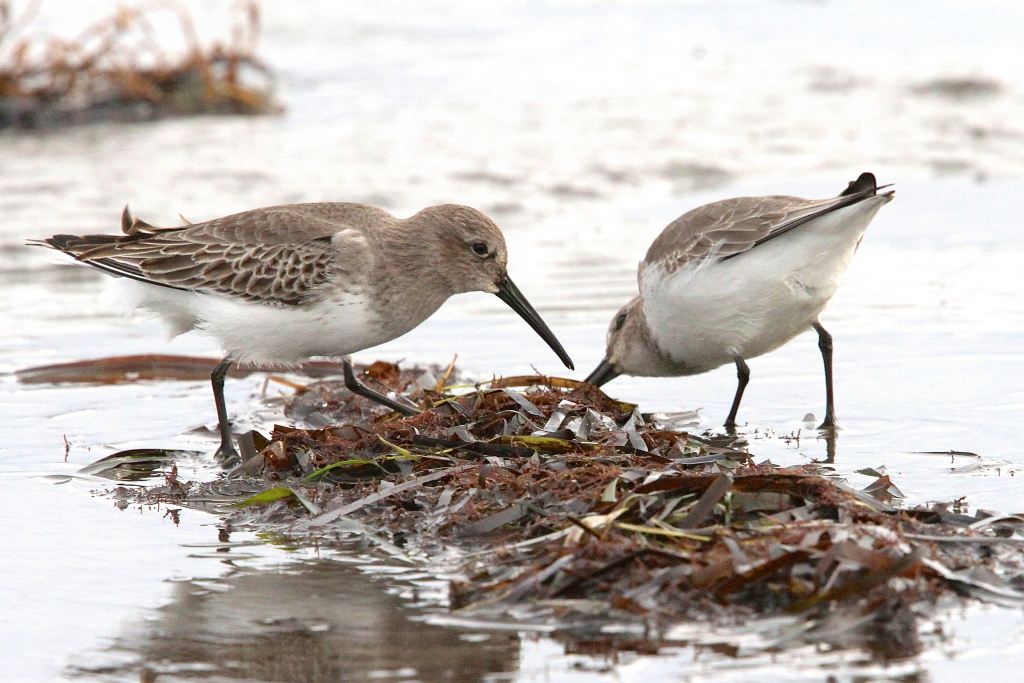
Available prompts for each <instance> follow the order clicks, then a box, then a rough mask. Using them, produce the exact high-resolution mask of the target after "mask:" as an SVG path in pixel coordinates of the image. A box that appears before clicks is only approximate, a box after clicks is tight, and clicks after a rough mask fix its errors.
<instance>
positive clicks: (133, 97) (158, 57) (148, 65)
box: [0, 0, 280, 128]
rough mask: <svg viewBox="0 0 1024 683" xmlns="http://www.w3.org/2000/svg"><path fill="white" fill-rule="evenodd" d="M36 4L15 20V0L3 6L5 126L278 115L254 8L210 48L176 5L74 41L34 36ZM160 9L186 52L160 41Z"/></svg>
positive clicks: (98, 26)
mask: <svg viewBox="0 0 1024 683" xmlns="http://www.w3.org/2000/svg"><path fill="white" fill-rule="evenodd" d="M38 5H39V2H33V3H29V6H28V7H27V8H26V9H25V10H23V11H22V12H21V14H20V15H18V16H16V15H15V12H14V9H13V3H12V2H11V0H0V128H39V127H51V126H60V125H69V124H78V123H87V122H94V121H138V120H149V119H155V118H161V117H169V116H188V115H196V114H265V113H271V112H276V111H279V110H280V106H279V105H278V104H276V103H275V101H274V99H273V89H274V79H273V74H272V73H271V71H270V69H269V67H267V65H266V64H264V63H263V62H262V61H260V60H259V59H258V58H257V57H256V54H255V53H256V42H257V38H258V36H259V29H260V14H259V8H258V6H257V4H256V3H255V2H245V3H241V4H239V5H237V6H236V8H237V11H238V15H237V17H236V19H235V23H234V28H233V30H232V31H231V37H230V39H229V40H227V41H224V42H221V41H214V42H212V43H210V44H209V45H206V46H204V45H201V44H200V42H199V40H198V38H197V36H196V32H195V28H194V26H193V24H192V20H191V17H190V16H189V14H188V12H187V11H186V10H185V9H184V8H183V7H182V6H181V5H178V4H176V3H171V2H167V3H161V4H159V5H152V4H151V5H147V6H139V7H137V8H129V7H124V8H121V9H119V10H118V11H117V12H116V13H115V14H114V15H113V16H111V17H108V18H106V19H103V20H102V21H98V22H97V23H95V24H93V25H92V26H90V27H88V28H87V29H86V30H85V31H83V32H82V33H81V34H80V35H79V36H77V37H76V38H72V39H65V38H58V37H45V38H41V37H35V36H32V35H28V31H27V29H28V27H29V25H30V24H31V20H32V16H33V13H34V11H35V10H36V9H37V8H38ZM157 10H169V11H172V12H174V13H175V15H176V17H177V19H178V23H179V25H180V28H181V33H182V35H183V36H184V40H185V49H184V51H183V52H182V53H180V54H170V53H169V52H168V51H167V50H166V49H165V47H164V46H163V45H161V43H160V42H159V41H158V39H157V32H156V30H155V27H154V25H153V22H152V21H151V20H150V17H151V15H152V14H153V13H154V12H155V11H157Z"/></svg>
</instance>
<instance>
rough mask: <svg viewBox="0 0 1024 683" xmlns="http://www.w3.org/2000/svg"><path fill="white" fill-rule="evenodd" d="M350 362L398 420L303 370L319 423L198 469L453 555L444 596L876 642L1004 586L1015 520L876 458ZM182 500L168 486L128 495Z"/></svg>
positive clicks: (556, 385) (251, 517) (531, 613)
mask: <svg viewBox="0 0 1024 683" xmlns="http://www.w3.org/2000/svg"><path fill="white" fill-rule="evenodd" d="M362 374H363V378H364V380H365V381H367V382H370V383H376V384H377V388H389V389H391V390H398V391H403V392H406V395H407V396H411V397H412V398H414V399H415V400H416V401H417V402H418V403H419V405H420V406H421V407H422V408H423V409H424V411H423V412H422V413H421V414H420V415H417V416H415V417H410V418H402V417H401V416H400V415H397V414H396V413H390V412H383V411H384V410H386V409H383V408H380V407H379V406H375V405H373V404H368V403H367V402H366V401H365V400H364V399H362V398H360V397H357V396H353V395H352V394H350V393H349V392H348V391H347V390H345V389H343V388H342V387H341V386H340V384H339V383H333V382H322V383H316V384H313V385H311V386H309V387H308V388H306V389H305V390H304V391H301V392H300V393H299V394H298V395H297V396H296V397H295V399H294V400H293V401H292V402H291V405H290V408H289V412H290V415H291V416H292V417H293V418H298V417H300V416H301V417H302V418H303V419H307V420H309V419H312V421H313V422H314V423H318V424H319V423H331V426H322V427H318V428H315V429H300V428H296V427H280V426H279V427H276V428H275V429H274V431H273V433H272V435H271V436H270V438H269V439H264V438H263V437H258V436H257V437H252V436H250V440H251V454H250V457H249V458H248V460H247V461H246V462H243V464H242V465H239V466H238V467H236V468H235V469H234V470H233V471H232V472H230V473H228V475H227V478H226V479H225V480H222V481H221V482H219V483H218V484H217V486H220V487H221V489H220V493H221V494H223V493H224V489H223V487H225V486H230V485H231V484H230V482H236V484H237V485H239V486H241V487H242V488H240V489H238V491H237V493H238V494H241V493H242V492H243V490H244V491H245V492H247V493H248V492H251V491H252V490H253V489H254V488H255V487H256V485H257V484H258V483H262V489H263V490H262V491H261V492H260V493H259V494H257V495H255V496H250V497H249V498H247V499H245V500H240V498H241V495H236V496H235V497H234V498H233V500H234V501H235V502H234V503H233V508H232V510H233V511H232V512H230V513H228V521H229V522H230V523H231V524H232V525H233V526H234V527H235V528H238V527H240V526H245V525H249V526H253V527H256V528H267V526H268V525H272V526H273V527H274V528H275V529H276V530H277V531H278V532H281V533H284V534H285V535H287V536H289V537H291V538H293V539H300V538H302V537H303V536H308V537H310V538H316V539H317V542H322V540H323V539H324V538H325V537H330V536H331V534H332V532H345V533H349V532H356V533H357V534H361V535H362V536H363V537H365V538H369V539H371V541H372V542H373V543H374V544H376V545H378V546H379V547H381V548H383V549H385V550H387V551H388V552H390V553H392V554H393V555H395V556H398V557H400V558H402V559H405V560H407V561H413V562H422V563H424V564H426V565H428V566H429V565H430V564H431V563H435V564H436V561H437V558H439V557H442V556H444V557H447V558H451V557H452V556H453V552H454V555H455V556H457V557H458V558H459V559H458V560H457V561H456V563H455V566H454V567H448V570H452V569H454V570H456V571H457V573H458V574H459V575H460V576H461V578H460V579H459V580H457V581H453V582H452V584H451V607H452V609H453V610H455V611H456V613H458V614H460V615H462V616H467V617H470V618H477V619H484V620H489V621H493V620H500V619H508V618H510V617H511V618H515V619H520V620H524V619H525V620H532V621H546V622H547V623H555V624H556V625H557V626H558V627H559V628H561V629H562V630H563V632H565V631H566V630H567V629H568V630H569V631H572V629H576V632H580V633H589V634H590V636H592V637H596V635H597V634H600V633H601V632H602V629H603V628H605V627H606V626H607V625H608V624H609V623H613V622H614V623H619V624H622V623H628V624H632V625H633V626H635V627H637V628H642V637H639V640H642V641H644V642H649V641H650V640H651V639H652V638H653V639H655V640H657V637H658V634H659V633H663V632H664V630H665V629H666V628H668V627H669V626H670V625H671V624H673V623H679V622H680V621H681V620H690V621H698V622H701V621H703V622H708V623H716V624H722V623H729V622H732V623H738V622H741V621H743V620H747V619H750V618H752V617H759V616H766V615H787V614H788V615H801V619H800V623H801V624H803V626H802V627H801V635H800V639H802V642H816V643H823V642H824V643H829V644H832V645H835V646H841V647H853V646H856V647H859V648H861V649H862V650H865V651H868V652H870V653H871V654H872V655H873V656H877V657H879V658H882V659H893V658H901V657H906V656H909V655H913V654H915V653H916V652H917V651H918V650H919V648H920V642H919V640H918V635H917V634H918V624H919V619H920V617H922V616H924V615H926V614H928V613H929V611H930V610H931V609H933V608H934V606H935V605H936V604H938V602H939V601H940V599H942V598H949V597H951V596H953V595H954V594H955V593H957V592H959V593H964V594H969V595H973V596H976V597H979V598H982V599H987V600H991V601H995V602H1000V603H1004V604H1015V605H1020V604H1024V593H1021V592H1019V590H1018V589H1024V556H1022V554H1021V547H1022V546H1024V518H1022V517H1018V516H1015V515H1003V516H988V515H986V514H985V513H979V514H978V515H977V516H974V517H971V516H967V515H964V514H962V511H959V510H952V511H950V510H949V509H948V507H947V506H942V505H937V506H931V507H928V508H921V509H900V508H896V507H893V506H892V505H890V504H889V503H888V502H886V500H891V499H892V498H893V496H896V495H897V494H898V489H895V485H894V484H893V483H892V482H891V481H890V480H889V479H888V477H886V476H881V477H879V478H878V479H877V480H876V482H875V483H874V484H873V485H872V486H869V487H868V492H865V491H857V490H854V489H853V488H851V487H850V486H849V485H847V484H846V483H845V482H844V481H843V480H841V479H840V478H839V477H837V476H835V472H834V470H832V469H831V468H829V467H825V466H822V465H819V464H808V465H804V466H800V467H791V468H781V467H777V466H775V465H773V464H772V463H770V462H767V461H766V462H761V463H755V462H754V460H753V458H752V457H751V455H750V453H749V452H748V450H747V444H746V443H744V442H743V441H742V440H740V439H737V438H735V437H729V436H722V435H717V436H716V435H710V434H702V435H698V434H694V433H692V432H691V431H688V429H689V427H688V426H687V425H688V424H689V420H691V419H692V417H693V416H692V415H688V414H680V415H649V414H642V413H640V412H639V410H638V409H637V408H636V406H633V405H631V404H627V403H623V402H620V401H616V400H614V399H612V398H610V397H608V396H607V395H605V394H604V393H603V392H602V391H600V390H599V389H597V388H595V387H593V386H590V385H587V384H584V383H582V382H577V381H574V380H566V379H559V378H549V377H541V376H532V377H514V378H504V379H495V380H493V381H491V382H485V383H482V384H479V385H469V386H466V385H463V386H462V387H461V389H459V390H460V391H462V392H465V393H453V390H452V388H451V386H449V385H450V384H451V383H452V382H454V381H457V380H456V379H455V373H454V372H453V370H452V368H451V367H449V368H448V369H447V371H444V372H442V371H441V370H440V368H432V369H424V368H416V369H412V370H405V371H402V370H399V368H398V367H397V366H394V365H390V364H387V363H375V364H374V365H372V366H369V367H368V368H366V369H365V370H364V371H363V373H362ZM439 376H440V377H441V379H440V380H438V379H437V377H439ZM467 390H468V391H467ZM204 496H205V497H206V498H205V499H206V500H212V499H213V498H210V497H209V496H210V488H209V487H204V486H201V485H187V486H180V485H178V488H173V487H171V486H170V485H168V486H164V487H160V489H159V490H153V491H152V492H151V493H150V494H148V498H146V499H147V500H148V501H149V502H153V501H155V500H160V501H163V502H174V503H177V504H181V505H190V504H194V505H202V504H203V501H204ZM229 498H231V497H230V496H226V497H225V496H223V495H222V496H221V497H220V498H219V499H218V500H220V501H221V502H223V501H224V500H227V499H229ZM221 509H222V510H225V509H227V508H224V507H222V508H221Z"/></svg>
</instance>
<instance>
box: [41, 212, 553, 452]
mask: <svg viewBox="0 0 1024 683" xmlns="http://www.w3.org/2000/svg"><path fill="white" fill-rule="evenodd" d="M121 229H122V231H123V232H124V234H123V235H85V236H81V237H79V236H74V235H55V236H53V237H50V238H48V239H45V240H42V241H41V244H45V245H48V246H50V247H53V248H54V249H57V250H59V251H62V252H64V253H67V254H70V255H72V256H74V257H75V258H76V259H78V260H79V261H83V262H85V263H87V264H89V265H91V266H94V267H95V268H99V269H100V270H103V271H106V272H107V273H110V274H113V275H118V276H123V277H124V278H126V280H125V282H126V284H128V285H129V291H128V292H127V294H128V296H129V297H131V298H132V301H131V303H132V304H133V305H135V306H141V307H144V308H149V309H151V310H153V311H155V312H157V313H159V314H160V315H162V316H163V317H164V319H165V320H166V322H167V323H168V326H169V327H170V329H171V331H172V332H173V333H174V334H181V333H182V332H186V331H188V330H190V329H200V330H203V331H205V332H207V333H209V334H211V335H213V336H214V337H217V338H218V339H219V340H220V341H221V343H222V344H223V345H224V348H225V350H226V351H227V356H226V357H225V358H224V360H223V361H222V362H221V363H220V364H219V365H218V366H217V368H216V369H215V370H214V371H213V374H212V375H211V379H212V382H213V392H214V398H215V399H216V403H217V417H218V421H219V426H220V434H221V454H222V456H224V457H229V456H233V455H234V453H235V449H234V445H233V444H232V442H231V430H230V425H229V423H228V419H227V411H226V408H225V405H224V375H225V374H226V373H227V371H228V368H229V366H230V365H231V363H232V362H236V361H239V362H251V363H256V364H263V365H267V364H270V365H273V364H284V365H294V364H297V363H299V362H300V361H302V360H305V359H307V358H309V357H310V356H347V355H348V354H350V353H354V352H356V351H360V350H362V349H366V348H369V347H371V346H376V345H377V344H382V343H384V342H386V341H389V340H391V339H394V338H396V337H398V336H400V335H402V334H405V333H406V332H408V331H409V330H411V329H413V328H414V327H416V326H417V325H419V324H420V323H421V322H423V321H424V320H426V319H427V318H428V317H429V316H430V315H431V314H432V313H433V312H434V311H436V310H437V309H438V308H439V307H440V306H441V304H443V303H444V302H445V300H447V299H448V297H450V296H452V295H453V294H459V293H461V292H474V291H483V292H490V293H492V294H496V295H497V296H498V297H499V298H500V299H501V300H502V301H504V302H505V303H507V304H508V305H509V306H511V307H512V308H513V309H514V310H515V311H516V312H517V313H519V315H521V316H522V317H523V318H524V319H525V320H526V322H528V323H529V324H530V326H531V327H533V329H534V330H536V331H537V333H538V334H539V335H540V336H541V337H542V338H543V339H544V341H546V342H547V343H548V345H550V346H551V348H552V349H554V351H555V353H556V354H558V357H559V358H561V359H562V361H563V362H564V363H565V364H566V365H567V366H569V367H570V368H572V361H571V360H570V359H569V356H568V355H567V354H566V352H565V350H564V349H563V348H562V345H561V344H559V342H558V340H557V339H556V338H555V336H554V334H553V333H552V332H551V330H550V329H548V327H547V325H545V324H544V321H543V320H541V318H540V316H539V315H538V314H537V312H536V311H535V310H534V309H533V307H532V306H530V304H529V302H528V301H527V300H526V299H525V297H523V295H522V293H520V291H519V289H518V288H517V287H516V286H515V285H514V284H513V283H512V280H510V279H509V277H508V273H507V272H506V263H507V251H506V248H505V239H504V237H503V236H502V234H501V230H499V229H498V226H496V225H495V224H494V223H493V222H492V221H491V220H490V219H489V218H487V217H486V216H485V215H483V214H482V213H480V212H479V211H476V210H475V209H471V208H469V207H466V206H458V205H454V204H446V205H442V206H434V207H430V208H427V209H424V210H423V211H420V212H419V213H417V214H416V215H414V216H412V217H411V218H407V219H404V220H399V219H397V218H395V217H394V216H392V215H391V214H389V213H387V212H385V211H382V210H381V209H376V208H374V207H371V206H365V205H362V204H347V203H321V204H294V205H286V206H272V207H268V208H263V209H255V210H253V211H246V212H244V213H239V214H235V215H233V216H227V217H224V218H218V219H215V220H212V221H208V222H206V223H199V224H195V225H186V226H184V227H180V228H157V227H154V226H151V225H148V224H146V223H143V222H142V221H140V220H138V219H137V218H133V217H132V215H131V214H130V213H129V212H128V209H127V208H126V209H125V211H124V213H123V214H122V216H121ZM345 377H346V384H348V386H349V388H350V389H352V390H353V391H354V392H356V393H359V394H361V395H363V396H366V397H368V398H372V399H373V400H375V401H378V402H380V403H383V404H385V405H387V406H389V407H390V408H392V409H394V410H398V411H401V412H403V413H405V414H415V413H416V412H417V411H415V410H413V409H411V408H409V407H407V406H405V405H402V404H400V403H397V402H395V401H393V400H391V399H388V398H387V397H385V396H382V395H380V394H378V393H376V392H373V391H371V390H370V389H368V388H367V387H365V386H363V385H362V384H360V383H358V381H357V380H356V379H355V375H354V373H353V372H352V367H351V363H350V362H349V361H348V360H347V359H346V363H345Z"/></svg>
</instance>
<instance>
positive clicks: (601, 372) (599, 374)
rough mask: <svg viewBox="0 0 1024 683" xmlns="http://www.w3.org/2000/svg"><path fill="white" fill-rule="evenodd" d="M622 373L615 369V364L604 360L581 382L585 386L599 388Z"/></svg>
mask: <svg viewBox="0 0 1024 683" xmlns="http://www.w3.org/2000/svg"><path fill="white" fill-rule="evenodd" d="M621 374H622V373H621V372H620V371H619V370H618V368H616V367H615V364H614V363H612V362H611V361H610V360H608V359H607V358H605V359H604V360H603V361H601V364H600V365H598V366H597V367H596V368H594V371H593V372H592V373H590V374H589V375H587V378H586V379H585V380H583V381H584V382H586V383H587V384H593V385H594V386H595V387H599V386H601V385H602V384H604V383H605V382H610V381H612V380H613V379H615V378H616V377H618V376H619V375H621Z"/></svg>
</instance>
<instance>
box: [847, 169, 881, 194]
mask: <svg viewBox="0 0 1024 683" xmlns="http://www.w3.org/2000/svg"><path fill="white" fill-rule="evenodd" d="M877 189H878V184H877V183H876V182H875V174H874V173H861V174H860V177H859V178H857V179H856V180H851V181H850V184H849V185H847V186H846V189H845V190H843V191H842V192H840V193H839V196H840V197H846V196H848V195H851V194H862V193H863V194H874V193H875V191H876V190H877Z"/></svg>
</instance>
